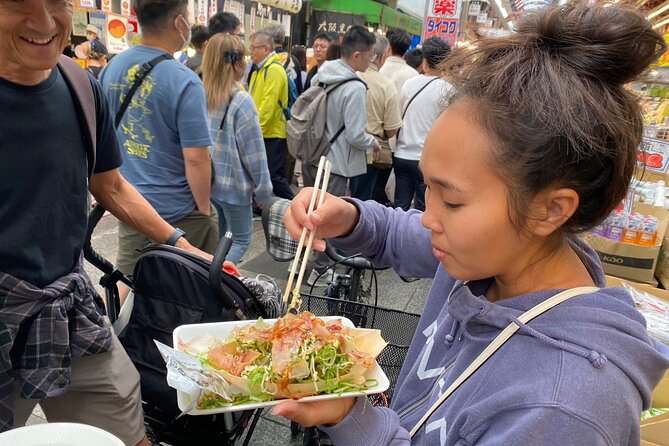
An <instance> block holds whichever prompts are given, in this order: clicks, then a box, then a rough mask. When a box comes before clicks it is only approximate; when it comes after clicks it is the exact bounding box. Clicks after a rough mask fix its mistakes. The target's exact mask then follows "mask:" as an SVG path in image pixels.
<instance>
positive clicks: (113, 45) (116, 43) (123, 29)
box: [106, 14, 128, 54]
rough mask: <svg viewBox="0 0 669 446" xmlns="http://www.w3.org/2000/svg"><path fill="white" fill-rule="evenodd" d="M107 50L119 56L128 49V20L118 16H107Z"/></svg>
mask: <svg viewBox="0 0 669 446" xmlns="http://www.w3.org/2000/svg"><path fill="white" fill-rule="evenodd" d="M106 28H107V50H108V51H109V52H110V53H112V54H117V53H120V52H122V51H125V50H127V49H128V19H127V18H126V17H123V16H122V15H118V14H107V26H106Z"/></svg>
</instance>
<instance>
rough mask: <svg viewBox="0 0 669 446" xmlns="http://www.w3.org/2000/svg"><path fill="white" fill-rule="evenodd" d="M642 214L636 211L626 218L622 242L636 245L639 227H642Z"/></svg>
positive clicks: (639, 231) (639, 232)
mask: <svg viewBox="0 0 669 446" xmlns="http://www.w3.org/2000/svg"><path fill="white" fill-rule="evenodd" d="M643 219H644V217H643V215H641V214H639V213H638V212H633V213H632V214H630V216H629V217H628V218H627V225H625V229H624V230H623V237H622V242H623V243H630V244H632V245H636V244H637V243H638V241H639V235H640V234H641V229H642V227H643Z"/></svg>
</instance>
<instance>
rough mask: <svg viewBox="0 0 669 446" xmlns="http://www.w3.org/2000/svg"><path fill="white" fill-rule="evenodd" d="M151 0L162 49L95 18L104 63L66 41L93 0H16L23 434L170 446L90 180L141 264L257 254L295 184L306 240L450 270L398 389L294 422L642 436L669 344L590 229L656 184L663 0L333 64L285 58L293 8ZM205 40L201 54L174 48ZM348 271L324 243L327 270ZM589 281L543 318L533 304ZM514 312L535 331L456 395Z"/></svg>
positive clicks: (147, 7)
mask: <svg viewBox="0 0 669 446" xmlns="http://www.w3.org/2000/svg"><path fill="white" fill-rule="evenodd" d="M133 8H134V11H135V13H136V15H137V20H138V22H139V25H140V27H141V29H142V41H141V44H140V45H137V46H135V47H133V48H131V49H129V50H127V51H124V52H123V53H121V54H118V55H116V56H115V57H113V58H112V59H111V60H109V61H107V57H106V48H104V45H103V44H102V43H101V42H99V39H98V38H97V37H98V35H99V32H97V31H98V30H96V29H94V27H92V28H91V29H89V30H88V31H89V32H90V35H89V36H88V40H87V42H86V43H85V44H84V45H82V46H81V47H80V51H81V54H83V55H84V56H85V57H86V59H87V60H88V61H89V66H90V68H91V70H88V71H89V72H88V73H86V72H85V71H83V70H81V69H80V68H79V66H78V65H77V64H76V63H75V62H73V61H72V60H71V59H70V58H68V57H65V56H63V55H62V54H61V52H62V50H63V48H64V47H65V46H66V45H67V43H68V42H69V40H70V34H71V27H72V5H71V3H70V2H53V1H49V0H25V1H20V2H16V1H2V0H0V37H1V38H0V114H1V115H2V116H3V119H2V120H0V147H2V150H3V162H2V163H0V194H1V195H2V196H3V197H4V198H3V202H2V205H0V222H1V223H2V227H3V230H2V231H0V353H1V354H0V365H1V367H0V374H1V375H2V379H0V431H4V430H8V429H11V428H13V427H17V426H21V425H23V424H24V423H25V422H26V420H27V418H28V416H29V415H30V413H31V411H32V410H33V408H34V407H35V405H36V404H37V403H38V402H39V403H40V405H41V407H42V409H43V411H44V413H45V415H46V417H47V419H48V420H49V421H50V422H53V421H75V422H81V423H86V424H91V425H95V426H99V427H101V428H103V429H105V430H107V431H109V432H111V433H113V434H114V435H116V436H117V437H119V438H120V439H121V440H122V441H123V442H124V443H125V444H127V445H143V446H146V445H149V441H148V439H147V437H146V434H145V428H144V424H143V416H142V408H141V395H140V385H139V382H140V379H139V375H138V373H137V371H136V369H135V367H134V366H133V364H132V363H131V361H130V359H129V358H128V356H127V354H126V353H125V351H124V349H123V347H122V346H121V345H120V343H119V341H118V338H117V337H116V335H115V334H114V332H113V330H112V329H111V326H110V323H109V320H108V319H107V318H106V317H105V316H104V314H105V310H104V307H103V303H102V299H101V297H100V296H99V294H98V293H97V292H96V291H95V287H94V286H93V284H92V283H91V281H90V278H89V277H88V276H87V275H86V274H85V272H84V271H83V259H82V249H83V244H84V239H85V235H86V223H87V212H88V209H89V208H88V193H89V192H90V193H91V194H92V195H93V197H94V198H95V200H96V201H97V202H98V203H100V204H101V205H102V206H104V207H105V208H106V209H107V210H108V211H109V212H110V213H112V214H113V215H115V216H116V217H117V218H118V219H119V221H120V226H119V234H118V237H119V254H118V259H117V267H119V268H120V269H121V270H122V271H123V272H124V273H126V274H132V271H133V267H134V264H135V262H136V260H137V255H138V252H139V250H141V249H142V248H143V247H145V246H146V245H148V244H150V243H154V242H157V243H165V244H168V245H173V246H176V247H179V248H182V249H184V250H187V251H189V252H192V253H195V254H197V255H200V256H203V257H206V258H211V253H212V252H213V251H214V249H215V247H216V246H217V244H218V241H219V237H220V236H221V235H222V234H223V233H225V232H227V231H231V232H232V233H233V246H232V248H231V251H230V255H229V258H230V259H231V260H232V261H233V262H240V261H241V260H242V259H243V258H244V254H245V252H246V250H247V249H248V246H249V244H250V241H251V235H252V216H253V207H254V206H257V207H262V206H263V205H264V204H265V203H267V202H268V201H269V199H270V198H271V197H272V195H276V196H279V197H282V198H287V199H292V200H293V201H292V204H291V206H290V208H289V210H288V213H287V214H286V219H285V223H286V227H287V228H288V230H289V231H290V233H291V234H292V235H293V236H295V237H299V234H300V233H301V232H302V229H303V228H307V229H308V230H310V231H316V234H317V235H318V239H317V241H316V245H315V246H316V248H317V249H318V250H323V248H324V242H323V240H322V239H324V238H328V239H333V244H334V245H335V246H336V247H337V248H339V249H341V250H342V251H345V252H348V251H355V252H363V253H364V254H365V255H367V256H368V257H369V258H370V259H371V260H372V261H373V262H374V263H375V264H376V265H378V266H392V267H393V268H394V269H395V270H396V271H397V272H398V273H399V274H400V275H402V276H408V277H432V278H434V282H433V286H432V288H431V290H430V295H429V296H428V299H427V303H426V307H425V309H424V310H423V316H422V317H421V321H420V323H419V327H418V330H417V331H416V336H415V338H414V340H413V342H412V344H411V347H410V349H409V353H408V356H407V361H406V363H405V366H404V367H403V370H402V372H401V375H400V378H399V382H398V384H397V391H396V393H395V395H394V397H393V401H392V407H391V408H380V407H371V406H370V405H369V404H367V401H368V400H367V399H366V398H357V399H356V398H338V399H333V400H329V401H318V402H315V403H299V402H284V403H282V404H281V405H279V406H277V407H276V408H275V409H274V413H275V414H276V415H280V416H284V417H287V418H290V419H292V420H295V421H298V422H300V423H301V424H303V425H305V426H311V425H319V427H320V428H322V429H323V430H325V431H327V432H328V433H329V434H330V437H331V439H332V440H333V441H334V442H335V444H344V445H351V444H380V445H387V444H410V443H412V442H413V443H414V444H418V443H420V444H423V443H424V444H441V445H446V444H448V445H451V444H465V443H466V444H515V443H524V444H536V445H542V444H545V445H550V444H555V439H556V438H559V439H560V440H561V441H563V442H564V443H565V444H567V443H568V444H610V445H617V444H638V443H639V412H640V410H641V409H642V408H647V407H648V406H649V404H650V393H651V391H652V389H653V387H654V385H655V384H656V383H657V382H658V381H659V379H660V377H661V376H662V374H663V373H664V370H665V369H666V368H667V367H669V352H667V348H666V347H663V346H662V345H661V344H659V342H657V341H655V340H653V339H651V338H650V337H649V335H648V333H647V331H646V329H645V320H644V319H643V317H642V316H641V315H640V314H639V313H638V312H637V311H636V309H635V308H634V302H633V301H632V299H631V297H630V296H629V294H628V293H627V292H626V291H624V290H623V289H620V288H606V286H605V280H604V274H603V271H602V268H601V264H600V263H599V261H598V259H597V256H596V253H595V252H594V251H593V250H592V249H591V248H589V247H588V246H586V245H585V244H584V243H583V242H582V241H581V240H580V239H579V238H578V237H577V234H578V233H579V232H580V231H583V230H585V229H588V228H592V227H594V226H596V225H597V224H599V223H600V222H601V221H602V220H603V219H604V218H605V217H606V216H607V215H608V214H609V213H610V211H611V210H612V209H613V208H614V207H615V206H616V205H617V204H618V203H619V202H620V200H621V199H622V198H623V197H624V195H625V193H626V191H627V188H628V186H629V183H630V180H631V177H632V173H633V170H634V166H635V160H636V150H637V147H638V146H639V144H640V141H641V135H642V119H641V115H640V113H639V109H638V105H637V103H636V98H634V97H633V96H632V95H631V94H630V93H629V92H627V91H626V90H625V88H624V84H625V83H627V82H629V81H631V80H632V79H634V78H635V77H637V76H638V75H639V74H640V73H641V72H643V70H645V69H646V68H647V67H648V66H649V65H650V64H651V63H653V62H655V61H656V60H657V58H658V57H659V55H660V54H661V53H662V52H663V51H664V50H665V49H666V44H665V42H664V39H663V38H662V36H661V35H659V34H658V33H657V32H656V31H654V30H653V27H652V24H651V23H650V22H648V20H646V18H645V17H644V16H643V15H642V14H640V13H639V12H638V11H635V10H633V9H631V8H629V7H625V6H621V5H605V6H603V5H586V4H583V3H580V2H573V3H568V4H566V5H560V6H553V7H549V8H547V9H545V10H542V11H538V12H535V13H533V14H530V15H529V16H528V17H526V18H525V19H523V20H522V21H521V22H520V23H519V25H518V27H517V33H516V34H514V35H511V36H507V37H504V38H498V39H490V40H482V41H481V42H479V43H478V44H477V45H476V46H474V47H472V48H469V49H464V50H454V51H453V52H451V48H450V47H449V45H448V44H447V43H446V42H444V41H443V40H441V39H439V38H431V39H428V40H427V41H425V42H423V45H422V47H421V49H420V50H412V51H409V46H410V39H409V35H408V34H407V33H406V32H405V31H402V30H399V29H395V30H389V31H388V32H387V33H386V35H385V36H383V35H380V34H377V33H372V32H370V31H369V30H368V29H367V28H364V27H360V26H353V27H351V28H350V29H349V30H348V31H347V32H346V33H345V34H344V35H343V36H333V35H329V34H318V35H316V36H314V38H313V42H312V45H313V55H314V57H313V59H314V63H313V65H312V66H311V67H309V66H307V63H306V51H305V49H304V48H301V47H296V48H292V49H291V51H290V52H287V51H285V49H284V48H283V44H284V41H285V36H284V35H283V31H282V29H281V28H280V27H268V28H266V29H263V30H260V31H258V32H255V33H253V35H251V36H249V37H248V42H249V45H248V47H246V46H245V44H244V37H245V35H244V32H245V31H244V29H243V26H242V24H241V23H240V21H239V20H238V19H237V18H236V16H234V15H233V14H228V13H224V12H223V13H217V14H215V15H214V16H212V17H211V19H210V21H209V23H208V27H207V28H204V27H192V24H191V23H190V22H189V19H188V17H189V14H188V1H186V0H134V1H133ZM36 18H37V19H36ZM191 44H192V45H193V47H194V49H195V51H196V52H195V55H194V56H193V57H192V58H191V59H190V60H188V61H187V62H186V64H183V63H181V62H180V61H177V60H174V58H173V56H172V55H173V54H174V53H176V52H178V51H183V50H185V49H186V48H187V47H189V45H191ZM93 61H97V62H93ZM96 63H97V64H96ZM94 67H100V68H101V69H100V70H97V69H93V68H94ZM611 67H616V69H615V70H613V69H611ZM96 77H97V79H96ZM311 87H318V88H324V89H326V91H328V96H327V103H326V109H327V115H326V117H327V119H326V123H325V128H326V135H327V136H328V139H329V140H330V141H331V144H330V150H329V152H328V153H327V158H328V159H329V160H330V161H331V163H332V175H331V177H330V182H329V184H328V190H327V192H328V194H327V198H326V200H325V202H324V204H323V205H322V206H321V207H319V208H318V209H317V210H316V211H315V212H313V213H312V214H311V215H307V212H306V208H307V206H308V203H309V198H310V195H311V191H310V190H309V189H308V188H305V189H302V190H301V191H299V192H297V194H296V192H295V189H296V187H295V184H293V181H294V179H295V177H296V175H295V172H297V173H298V174H299V175H298V176H301V178H302V182H303V184H304V186H307V187H309V186H313V185H314V182H315V176H316V170H317V166H315V165H312V164H310V163H304V164H302V165H296V166H294V167H293V166H292V165H291V162H290V159H289V157H288V150H287V143H286V138H287V134H286V126H287V122H288V120H289V119H290V106H291V102H292V101H294V100H299V95H300V94H304V92H305V91H307V90H308V89H309V88H311ZM312 91H314V90H312ZM36 122H38V124H39V125H35V123H36ZM64 129H67V130H66V131H64ZM391 170H394V172H395V177H396V188H395V196H394V202H392V201H391V200H390V199H389V197H388V196H387V195H386V193H385V191H386V185H387V181H388V177H389V175H390V172H391ZM347 195H348V196H347ZM342 197H344V198H342ZM412 207H413V208H414V209H413V210H411V209H410V208H412ZM400 208H401V209H400ZM325 266H326V265H325V259H324V258H322V257H318V256H317V258H316V259H315V260H314V266H313V272H312V274H311V276H310V279H309V281H310V283H314V280H315V279H316V277H317V276H318V275H320V273H322V271H323V268H325ZM571 289H574V290H576V291H575V294H576V295H577V296H576V297H573V298H572V299H571V300H570V301H568V302H565V303H563V304H561V305H560V306H559V307H557V308H555V309H552V310H549V312H548V313H546V315H544V316H542V317H540V318H537V321H536V322H537V323H533V324H532V325H531V326H529V325H527V324H524V323H523V322H520V320H519V318H520V316H521V314H522V313H523V312H525V311H527V310H529V309H531V308H533V307H535V305H537V304H538V303H541V302H543V301H545V300H547V299H549V298H550V297H551V296H554V295H556V294H559V293H560V292H561V291H563V290H571ZM511 322H513V323H515V324H516V325H517V326H518V327H520V333H518V334H517V335H515V336H514V337H513V338H512V339H511V340H510V341H509V342H508V344H506V346H505V347H506V348H505V349H502V350H501V351H500V352H498V353H497V354H496V356H494V358H493V359H492V360H491V361H489V362H487V363H486V364H485V365H484V366H483V368H482V369H481V370H480V371H479V372H478V373H477V374H476V375H474V378H473V379H470V380H468V381H466V383H465V384H463V385H462V387H461V388H460V390H459V391H458V392H457V393H456V394H454V397H453V398H451V399H450V400H447V401H446V402H444V401H442V400H441V399H440V396H441V395H442V393H443V392H444V391H445V390H446V386H447V385H450V384H451V383H452V382H453V381H454V380H455V379H456V378H457V376H458V374H459V373H460V372H461V371H462V370H464V369H465V368H466V367H467V366H468V365H469V364H470V363H471V362H472V361H473V360H474V358H476V357H477V355H478V354H479V353H480V352H481V351H482V350H483V349H484V348H485V346H486V345H487V344H488V343H489V341H490V340H491V339H492V338H493V337H494V336H495V335H496V334H497V333H499V332H500V331H501V330H502V329H503V328H504V327H506V326H507V325H508V324H509V323H511ZM527 364H531V366H526V365H527ZM426 413H427V414H429V415H430V416H429V417H428V418H429V420H428V422H427V424H423V422H424V421H425V419H423V420H421V419H422V418H423V416H424V415H425V414H426ZM412 428H413V429H412Z"/></svg>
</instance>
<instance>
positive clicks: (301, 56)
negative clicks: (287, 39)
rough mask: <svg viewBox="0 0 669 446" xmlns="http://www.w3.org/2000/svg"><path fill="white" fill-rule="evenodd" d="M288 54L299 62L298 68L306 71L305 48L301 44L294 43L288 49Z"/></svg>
mask: <svg viewBox="0 0 669 446" xmlns="http://www.w3.org/2000/svg"><path fill="white" fill-rule="evenodd" d="M290 54H292V55H293V56H295V58H296V59H297V61H298V62H299V63H300V70H302V71H307V50H306V49H304V47H303V46H300V45H295V46H293V47H292V48H291V49H290Z"/></svg>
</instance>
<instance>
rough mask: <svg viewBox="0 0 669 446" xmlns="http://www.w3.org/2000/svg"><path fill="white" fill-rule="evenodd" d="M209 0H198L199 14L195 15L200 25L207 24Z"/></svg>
mask: <svg viewBox="0 0 669 446" xmlns="http://www.w3.org/2000/svg"><path fill="white" fill-rule="evenodd" d="M208 3H209V2H208V1H207V0H198V1H197V16H196V17H195V20H197V24H198V25H202V26H207V19H208V17H207V12H208V10H207V6H208Z"/></svg>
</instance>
